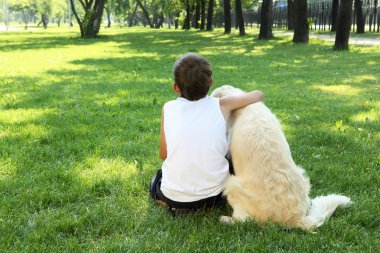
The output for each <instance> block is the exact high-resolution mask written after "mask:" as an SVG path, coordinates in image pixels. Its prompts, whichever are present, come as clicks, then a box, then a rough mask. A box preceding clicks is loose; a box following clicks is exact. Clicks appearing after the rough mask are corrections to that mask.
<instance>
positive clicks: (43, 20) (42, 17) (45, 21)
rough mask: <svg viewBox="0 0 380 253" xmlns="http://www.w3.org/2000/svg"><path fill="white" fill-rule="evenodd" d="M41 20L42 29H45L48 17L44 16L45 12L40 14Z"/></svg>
mask: <svg viewBox="0 0 380 253" xmlns="http://www.w3.org/2000/svg"><path fill="white" fill-rule="evenodd" d="M41 22H42V25H43V26H44V29H47V25H48V23H49V19H48V17H47V16H46V14H41Z"/></svg>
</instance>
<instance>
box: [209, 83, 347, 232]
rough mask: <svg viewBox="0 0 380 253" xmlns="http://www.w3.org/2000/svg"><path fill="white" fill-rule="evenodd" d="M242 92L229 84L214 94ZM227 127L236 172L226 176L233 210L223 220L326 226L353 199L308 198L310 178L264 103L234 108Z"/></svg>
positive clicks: (298, 226)
mask: <svg viewBox="0 0 380 253" xmlns="http://www.w3.org/2000/svg"><path fill="white" fill-rule="evenodd" d="M242 92H243V91H242V90H240V89H237V88H234V87H232V86H229V85H225V86H222V87H220V88H217V89H215V90H214V91H213V92H212V94H211V96H213V97H219V98H220V97H223V96H228V95H233V94H239V93H242ZM227 128H228V129H229V130H228V131H229V133H228V138H229V145H230V154H231V157H232V162H233V165H234V169H235V175H231V176H230V177H229V178H228V179H227V182H226V185H225V190H224V195H225V196H226V197H227V200H228V203H229V204H230V205H231V206H232V208H233V214H232V217H228V216H222V217H221V221H224V222H227V223H234V222H235V221H245V220H247V219H254V220H255V221H257V222H258V223H263V222H266V221H268V220H269V221H272V222H275V223H278V224H282V225H284V226H287V227H293V228H302V229H305V230H311V229H313V228H315V227H318V226H320V225H322V223H323V222H324V221H325V220H326V219H327V218H329V217H330V216H331V215H332V214H333V213H334V211H335V209H336V208H337V207H338V206H346V205H348V204H350V199H349V198H348V197H345V196H341V195H328V196H321V197H317V198H314V199H312V200H310V198H309V191H310V182H309V179H308V178H307V177H306V175H305V171H304V170H303V169H302V168H301V167H299V166H297V165H296V164H295V163H294V161H293V159H292V155H291V152H290V148H289V145H288V143H287V141H286V139H285V135H284V133H283V132H282V130H281V125H280V123H279V121H278V120H277V118H276V116H275V115H274V114H273V113H272V112H271V111H270V110H269V109H268V107H266V106H265V105H264V103H261V102H259V103H255V104H251V105H249V106H246V107H244V108H241V109H238V110H236V111H234V112H233V113H232V114H231V115H230V116H229V118H228V121H227Z"/></svg>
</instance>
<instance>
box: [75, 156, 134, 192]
mask: <svg viewBox="0 0 380 253" xmlns="http://www.w3.org/2000/svg"><path fill="white" fill-rule="evenodd" d="M74 169H75V171H76V174H77V176H78V177H79V179H80V182H81V183H83V184H85V185H92V184H94V183H96V182H98V181H102V180H110V179H118V180H128V179H129V178H130V177H132V176H134V175H135V174H136V173H138V170H139V169H140V164H139V163H138V161H136V160H135V161H129V162H127V161H125V159H124V158H122V157H120V156H115V157H113V158H104V157H100V156H96V155H94V156H90V157H87V158H86V159H85V160H84V161H83V163H80V164H77V165H76V166H75V168H74Z"/></svg>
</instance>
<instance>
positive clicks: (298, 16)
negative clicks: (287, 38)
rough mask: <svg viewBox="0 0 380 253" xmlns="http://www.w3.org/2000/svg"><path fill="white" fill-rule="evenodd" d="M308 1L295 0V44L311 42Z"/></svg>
mask: <svg viewBox="0 0 380 253" xmlns="http://www.w3.org/2000/svg"><path fill="white" fill-rule="evenodd" d="M307 15H308V14H307V0H294V35H293V42H300V43H308V42H309V24H308V22H307Z"/></svg>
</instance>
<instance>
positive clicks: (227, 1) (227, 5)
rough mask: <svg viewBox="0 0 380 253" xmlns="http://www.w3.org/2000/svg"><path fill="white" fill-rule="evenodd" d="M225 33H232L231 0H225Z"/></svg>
mask: <svg viewBox="0 0 380 253" xmlns="http://www.w3.org/2000/svg"><path fill="white" fill-rule="evenodd" d="M224 33H231V0H224Z"/></svg>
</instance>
